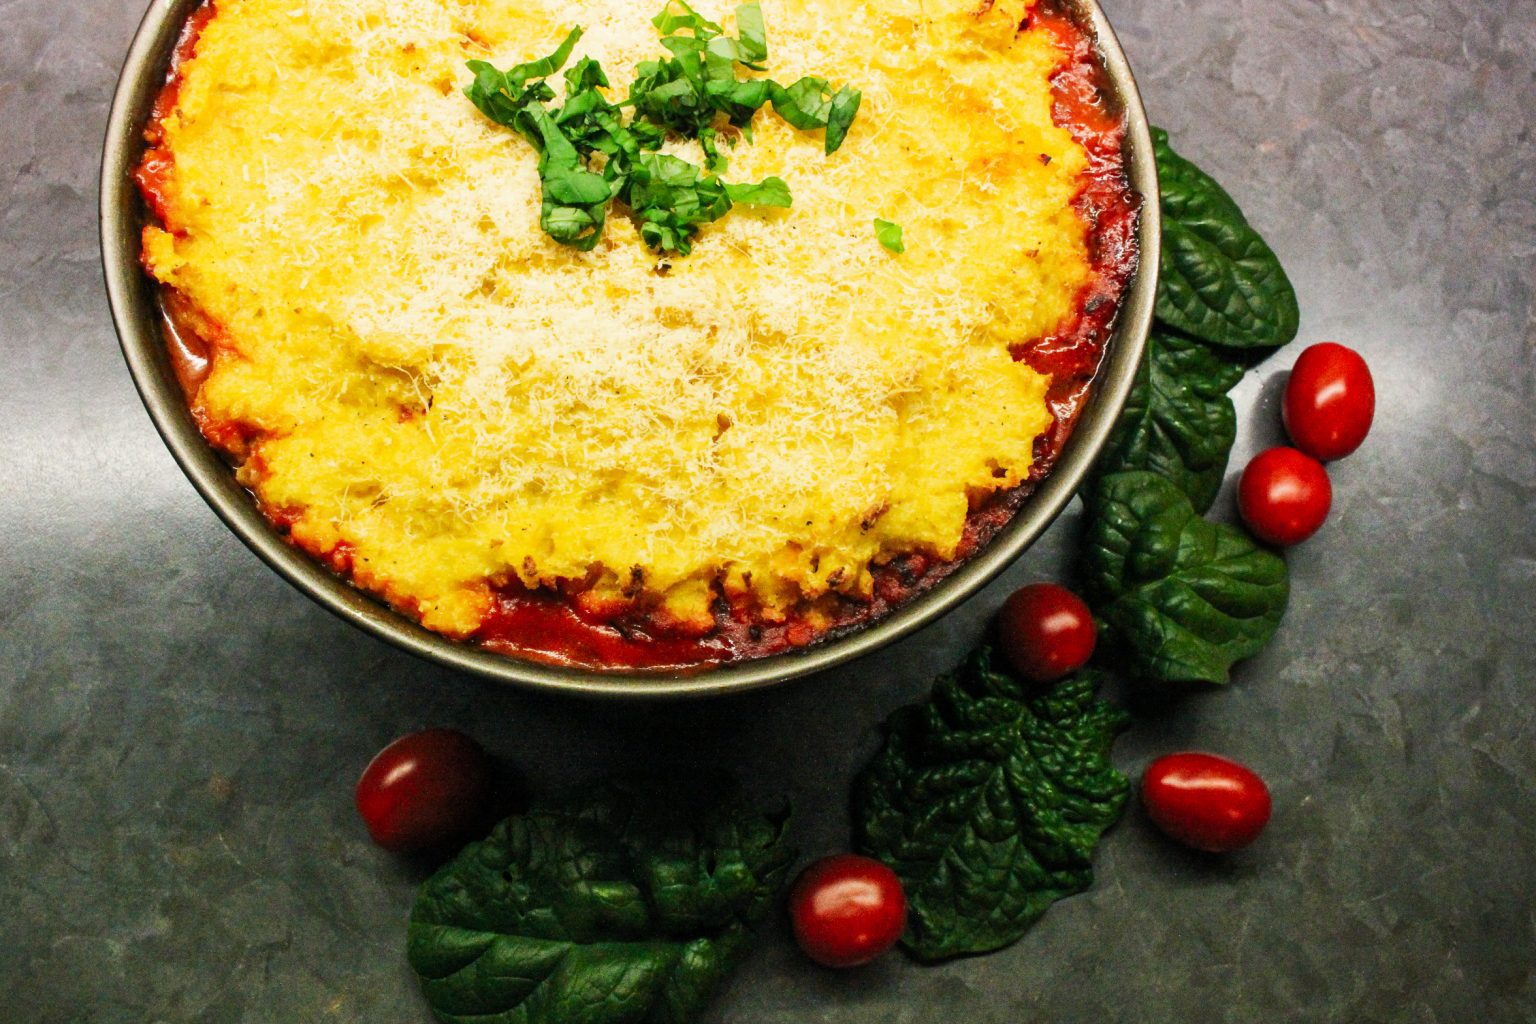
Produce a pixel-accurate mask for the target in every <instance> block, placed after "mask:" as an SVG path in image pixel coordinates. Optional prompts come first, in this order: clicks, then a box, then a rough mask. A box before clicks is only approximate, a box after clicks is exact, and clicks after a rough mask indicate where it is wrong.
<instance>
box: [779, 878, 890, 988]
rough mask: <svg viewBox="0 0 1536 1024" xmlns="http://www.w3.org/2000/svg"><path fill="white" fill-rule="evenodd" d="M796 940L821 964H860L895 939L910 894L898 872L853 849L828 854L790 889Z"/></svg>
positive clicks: (886, 948)
mask: <svg viewBox="0 0 1536 1024" xmlns="http://www.w3.org/2000/svg"><path fill="white" fill-rule="evenodd" d="M789 917H790V923H791V924H792V925H793V926H794V930H795V941H796V942H798V943H800V948H801V949H803V950H804V951H805V955H806V956H808V957H810V958H811V959H812V960H814V961H816V962H817V963H819V964H821V965H822V966H823V967H858V966H859V965H860V964H867V963H869V962H870V961H871V960H873V959H874V958H875V957H877V956H879V955H880V954H881V953H884V952H885V951H886V950H888V949H890V948H891V947H892V946H894V945H896V940H897V939H899V938H901V933H902V932H903V931H904V930H905V929H906V927H907V897H906V894H905V893H904V892H902V888H901V879H899V878H897V877H896V872H894V871H892V870H891V869H890V868H888V867H886V866H885V865H884V864H882V863H880V862H879V861H877V860H871V859H870V858H868V857H860V856H859V855H858V854H855V853H844V854H839V855H837V856H835V857H824V858H822V859H821V860H818V861H817V862H816V863H814V864H812V865H811V866H810V867H808V868H806V869H805V870H804V871H802V872H800V877H799V878H796V879H795V884H794V887H793V888H792V889H790V892H789Z"/></svg>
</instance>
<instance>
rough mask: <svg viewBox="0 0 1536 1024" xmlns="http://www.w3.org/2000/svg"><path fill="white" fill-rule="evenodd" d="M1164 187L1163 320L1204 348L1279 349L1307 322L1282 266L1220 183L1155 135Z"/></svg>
mask: <svg viewBox="0 0 1536 1024" xmlns="http://www.w3.org/2000/svg"><path fill="white" fill-rule="evenodd" d="M1152 138H1153V147H1154V152H1155V155H1156V158H1157V171H1158V176H1159V178H1160V179H1161V192H1162V211H1163V248H1162V258H1161V280H1160V282H1159V284H1158V289H1157V309H1156V312H1157V318H1158V319H1159V320H1162V321H1163V322H1164V323H1166V324H1168V325H1169V326H1171V327H1175V328H1178V329H1179V330H1181V331H1184V332H1185V333H1187V334H1190V335H1193V336H1194V337H1196V338H1199V339H1201V340H1202V341H1208V342H1210V343H1212V344H1215V345H1228V346H1231V347H1233V348H1274V347H1277V346H1280V345H1284V344H1286V343H1287V342H1289V341H1290V340H1291V339H1292V338H1294V337H1296V330H1297V327H1298V325H1299V324H1300V320H1301V314H1300V311H1299V309H1298V307H1297V305H1296V291H1295V289H1294V288H1292V287H1291V282H1290V279H1289V278H1288V277H1286V275H1285V269H1284V268H1283V267H1281V266H1280V260H1279V259H1278V258H1277V257H1276V256H1275V254H1274V251H1273V250H1272V249H1270V247H1269V245H1268V244H1267V243H1266V242H1265V241H1264V239H1262V238H1260V237H1259V234H1258V232H1256V231H1254V230H1253V228H1252V227H1250V226H1249V224H1248V220H1247V218H1245V217H1244V216H1243V211H1242V210H1240V209H1239V208H1238V206H1237V203H1235V202H1233V200H1232V197H1231V196H1229V195H1227V193H1226V191H1225V190H1224V189H1223V188H1222V187H1221V186H1220V185H1219V184H1217V183H1216V180H1215V179H1214V178H1212V177H1211V176H1210V175H1208V174H1206V173H1205V172H1204V171H1202V170H1200V168H1198V167H1196V166H1195V165H1194V164H1192V163H1190V162H1189V161H1188V160H1186V159H1184V158H1183V157H1181V156H1179V155H1178V154H1177V153H1175V152H1174V151H1173V149H1172V147H1170V146H1169V145H1168V133H1167V132H1165V131H1163V130H1162V129H1160V128H1154V129H1153V131H1152Z"/></svg>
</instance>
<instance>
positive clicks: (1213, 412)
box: [1094, 330, 1243, 513]
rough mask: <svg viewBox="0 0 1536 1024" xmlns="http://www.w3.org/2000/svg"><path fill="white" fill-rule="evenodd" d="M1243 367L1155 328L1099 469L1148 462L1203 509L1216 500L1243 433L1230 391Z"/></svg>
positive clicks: (1108, 470) (1106, 471) (1096, 469)
mask: <svg viewBox="0 0 1536 1024" xmlns="http://www.w3.org/2000/svg"><path fill="white" fill-rule="evenodd" d="M1242 376H1243V368H1242V367H1241V366H1238V365H1237V364H1235V363H1232V362H1229V361H1228V360H1226V359H1225V358H1223V357H1222V356H1221V355H1219V354H1218V353H1216V352H1213V351H1212V350H1211V349H1209V348H1207V347H1206V346H1205V345H1202V344H1201V343H1199V342H1197V341H1194V340H1192V339H1190V338H1186V337H1183V336H1181V335H1178V334H1175V333H1173V332H1171V331H1162V330H1153V331H1152V333H1151V334H1150V335H1148V337H1147V347H1146V352H1145V354H1144V355H1143V356H1142V360H1141V365H1140V367H1139V368H1138V369H1137V371H1136V380H1135V384H1134V386H1133V387H1132V388H1131V394H1130V397H1128V398H1127V399H1126V401H1125V409H1124V411H1122V412H1121V414H1120V418H1119V420H1117V421H1116V422H1115V429H1114V431H1113V433H1111V434H1110V435H1109V441H1108V442H1106V444H1105V446H1104V451H1103V452H1102V453H1101V454H1100V456H1099V461H1098V462H1097V463H1096V464H1095V466H1094V473H1095V475H1096V476H1106V475H1108V474H1110V473H1119V472H1123V471H1125V470H1132V469H1145V470H1150V471H1151V472H1153V473H1156V474H1158V475H1159V476H1161V477H1164V478H1166V479H1167V480H1169V481H1171V482H1172V483H1173V484H1174V485H1175V486H1176V487H1178V488H1179V489H1180V490H1181V491H1183V492H1184V494H1185V495H1186V496H1187V497H1188V498H1189V501H1190V504H1192V505H1193V506H1194V507H1195V511H1197V512H1202V513H1203V512H1205V511H1206V510H1208V509H1209V508H1210V507H1211V503H1212V502H1214V501H1215V500H1216V492H1217V491H1219V490H1220V489H1221V481H1222V478H1223V476H1224V475H1225V473H1226V470H1227V457H1228V455H1229V454H1230V453H1231V451H1232V443H1233V441H1234V440H1235V439H1236V437H1237V416H1236V413H1235V412H1234V410H1233V408H1232V400H1231V399H1230V398H1228V397H1227V391H1228V390H1230V389H1231V388H1232V386H1233V385H1235V384H1236V383H1237V382H1238V381H1239V380H1241V379H1242Z"/></svg>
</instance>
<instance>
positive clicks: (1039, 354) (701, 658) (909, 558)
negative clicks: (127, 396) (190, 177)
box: [136, 0, 1140, 671]
mask: <svg viewBox="0 0 1536 1024" xmlns="http://www.w3.org/2000/svg"><path fill="white" fill-rule="evenodd" d="M213 14H214V5H213V3H212V2H209V3H206V4H204V5H203V6H202V7H200V8H199V9H198V10H197V12H196V13H194V14H193V15H192V17H191V18H190V19H189V20H188V22H187V25H186V27H185V28H184V29H183V32H182V36H181V39H180V41H179V43H178V45H177V48H176V53H175V59H174V62H173V64H172V70H171V75H170V77H169V79H168V81H167V83H166V86H165V88H164V90H163V91H162V93H161V95H160V97H159V99H158V100H157V102H156V104H155V108H154V114H153V116H152V118H151V122H150V125H149V126H148V128H147V129H146V131H145V139H146V141H147V142H148V144H149V147H150V148H149V149H148V151H147V152H146V154H145V156H144V159H143V161H142V162H141V164H140V166H139V169H138V171H137V173H136V180H137V183H138V185H139V189H140V192H141V193H142V194H143V196H144V199H145V203H146V205H147V206H148V207H149V211H150V213H151V215H152V216H154V217H155V218H156V219H158V220H159V222H160V223H161V224H162V225H163V226H164V227H165V228H166V230H168V231H172V232H175V231H176V230H177V226H176V225H174V224H172V223H170V222H169V221H168V220H167V218H166V216H165V212H166V206H167V204H166V203H165V199H164V196H165V187H166V184H165V183H166V178H167V175H168V174H169V171H170V169H171V166H172V164H171V157H170V155H169V154H167V153H166V152H165V151H163V150H161V149H159V148H158V146H159V143H160V142H161V137H160V128H159V125H160V121H161V119H162V118H163V116H164V115H165V113H167V112H168V111H170V110H171V109H172V108H173V107H174V105H175V101H176V89H177V87H178V84H179V81H180V79H179V75H178V72H177V69H178V67H179V65H180V64H181V63H182V62H184V61H185V60H187V59H189V58H190V57H191V56H192V54H193V52H194V51H195V48H196V45H197V39H198V35H199V34H200V33H201V31H202V29H203V28H204V26H206V25H207V23H208V21H209V19H211V18H212V17H213ZM1031 27H1035V28H1040V29H1042V30H1044V31H1047V32H1049V33H1050V34H1051V35H1052V36H1053V37H1054V39H1055V42H1056V45H1057V46H1058V48H1059V49H1060V50H1061V52H1062V63H1061V66H1060V67H1059V69H1058V70H1057V72H1056V74H1055V75H1054V77H1053V78H1052V87H1053V91H1054V94H1055V104H1054V108H1053V118H1054V120H1055V122H1056V124H1057V125H1059V126H1061V127H1063V128H1065V129H1067V130H1068V131H1069V132H1070V133H1071V135H1072V137H1073V138H1074V139H1075V140H1076V141H1077V142H1078V144H1079V145H1081V146H1082V147H1083V148H1084V150H1085V151H1086V152H1087V155H1088V162H1089V169H1088V172H1087V174H1086V175H1085V177H1084V181H1083V185H1082V188H1081V189H1080V191H1079V193H1078V195H1077V197H1076V199H1075V201H1074V206H1075V208H1076V209H1077V211H1078V212H1079V214H1080V215H1081V217H1082V218H1083V221H1084V222H1085V223H1086V224H1087V225H1089V231H1088V249H1089V255H1090V260H1091V262H1092V266H1093V274H1092V276H1091V279H1090V281H1089V283H1088V284H1087V285H1086V286H1085V287H1084V289H1083V291H1082V292H1081V294H1080V295H1079V296H1078V298H1077V303H1076V313H1075V315H1074V316H1073V317H1071V318H1070V319H1069V320H1068V321H1067V322H1066V323H1065V324H1064V325H1063V328H1062V330H1060V331H1058V332H1057V333H1055V334H1052V335H1049V336H1047V337H1044V338H1040V339H1038V340H1036V341H1033V342H1030V343H1028V344H1026V345H1022V346H1019V347H1018V348H1017V349H1015V350H1014V352H1013V356H1014V358H1015V359H1021V360H1024V361H1025V362H1027V363H1028V364H1029V365H1030V366H1031V367H1032V368H1033V369H1035V370H1037V371H1039V372H1040V373H1044V374H1050V375H1051V378H1052V381H1051V387H1050V389H1049V391H1048V392H1047V395H1046V400H1047V403H1048V404H1049V406H1050V410H1051V413H1052V416H1053V421H1052V424H1051V427H1050V428H1049V429H1048V430H1047V431H1046V432H1045V433H1044V434H1042V435H1041V436H1040V437H1039V438H1037V439H1036V441H1035V452H1034V456H1035V457H1034V463H1033V465H1032V466H1031V468H1030V473H1029V477H1028V479H1027V480H1026V481H1025V483H1023V484H1021V485H1020V486H1018V487H1015V488H1013V489H1012V490H1008V491H1002V492H998V493H995V494H993V495H991V496H989V497H988V498H986V499H985V500H983V501H982V502H981V503H980V504H979V505H978V506H977V507H975V508H973V509H972V510H971V512H970V515H969V516H968V518H967V520H966V524H965V530H964V533H963V534H962V537H961V541H960V544H959V548H958V551H957V554H956V557H955V559H953V560H950V561H945V560H940V559H937V558H931V557H928V556H926V555H923V554H921V553H909V554H905V555H902V556H899V557H897V558H895V559H893V560H892V561H891V562H889V563H887V564H884V565H880V566H876V567H874V568H873V570H872V572H873V575H874V595H873V597H872V599H870V600H867V601H865V600H857V599H854V598H846V597H840V596H834V597H832V598H830V601H831V602H832V603H831V607H830V608H825V607H824V608H822V609H820V611H821V612H822V613H823V615H824V616H826V619H824V622H829V624H824V625H821V626H816V625H813V624H811V623H810V622H809V621H807V620H806V619H805V618H804V617H791V618H790V619H788V620H787V621H784V622H768V621H765V620H764V619H763V617H762V615H761V614H760V610H759V609H758V608H756V607H755V606H754V605H752V604H751V603H750V602H748V601H747V600H745V599H738V600H730V599H727V598H724V597H722V598H720V599H719V600H718V601H717V602H716V609H715V628H714V629H712V630H710V631H709V632H707V633H705V634H703V635H702V636H701V635H697V634H696V633H693V632H689V631H683V630H679V629H676V628H675V627H672V626H670V625H669V624H668V623H667V622H666V620H665V619H664V618H663V617H661V616H658V615H657V614H655V613H654V612H648V611H634V610H630V609H625V610H623V611H619V612H590V611H586V610H584V609H583V607H582V604H581V602H579V601H577V600H576V599H575V597H576V589H577V588H579V586H580V585H581V584H580V582H579V581H578V582H574V583H572V585H571V589H570V590H569V591H567V590H544V589H540V590H528V589H526V588H524V587H523V586H522V585H521V584H518V583H513V584H511V585H508V586H504V587H500V588H498V589H497V590H496V591H495V594H494V601H493V607H492V610H491V612H490V613H489V614H488V615H487V616H486V618H485V620H484V621H483V623H482V624H481V626H480V628H479V630H478V631H476V633H475V634H474V635H473V637H471V640H472V641H473V642H475V643H477V644H479V645H481V646H483V647H485V648H486V649H488V650H492V651H496V652H498V653H501V654H506V655H511V656H514V657H518V658H523V659H528V660H534V661H540V662H544V663H547V664H554V665H566V666H576V667H584V668H608V669H634V670H644V671H664V670H665V671H689V670H702V669H705V668H708V667H710V666H713V665H719V664H722V663H726V662H733V661H744V660H749V659H753V658H759V657H764V656H767V655H771V654H778V653H782V652H784V651H788V650H793V649H797V648H803V647H807V646H809V645H811V644H813V643H818V642H824V641H827V640H831V639H834V638H836V637H838V636H842V635H845V634H847V633H850V632H853V631H855V630H857V629H859V628H860V627H862V626H865V625H867V624H869V623H872V622H874V621H877V620H879V619H881V618H883V617H885V616H886V615H888V614H889V613H890V612H892V611H894V610H895V609H896V608H898V607H900V606H901V605H903V604H905V603H907V602H908V601H910V600H912V599H913V598H914V597H916V596H917V595H919V594H921V593H923V592H924V591H926V590H929V589H931V588H932V587H934V586H935V585H936V584H938V583H939V582H941V581H942V580H943V579H945V578H946V577H948V576H949V575H950V574H952V573H953V572H954V571H955V570H956V569H958V568H959V567H960V566H961V565H962V564H964V563H965V561H966V560H968V559H969V558H970V557H971V556H972V555H974V554H975V553H976V552H978V551H980V550H981V549H982V548H984V547H985V546H986V545H987V544H988V543H989V542H990V541H991V540H992V539H993V538H994V537H995V536H996V535H997V534H998V532H999V531H1001V530H1002V529H1003V527H1005V526H1006V525H1007V524H1008V523H1009V521H1010V520H1011V519H1012V518H1013V516H1014V514H1015V513H1016V512H1017V511H1018V509H1019V507H1020V506H1021V505H1023V503H1024V501H1025V499H1027V498H1028V497H1029V495H1030V494H1031V493H1032V492H1033V491H1034V489H1035V487H1036V485H1037V484H1038V483H1039V481H1040V480H1041V479H1042V478H1043V477H1044V476H1045V475H1046V474H1047V473H1048V472H1050V470H1051V468H1052V467H1053V466H1054V465H1055V463H1056V460H1057V458H1058V457H1059V455H1060V453H1061V451H1062V448H1063V446H1064V445H1065V444H1066V442H1067V439H1068V437H1069V436H1070V435H1071V433H1072V428H1073V427H1074V426H1075V425H1076V422H1077V418H1078V416H1079V415H1080V414H1081V412H1082V409H1083V406H1084V404H1085V401H1086V399H1087V397H1088V393H1089V391H1090V389H1091V387H1092V384H1093V379H1094V376H1095V374H1096V373H1097V372H1098V368H1099V364H1100V362H1101V360H1102V358H1103V355H1104V345H1105V343H1106V341H1107V340H1108V338H1109V334H1110V331H1111V329H1112V328H1113V326H1114V320H1115V315H1116V313H1117V311H1118V309H1119V306H1120V300H1121V298H1122V297H1123V295H1124V293H1125V289H1126V285H1127V283H1128V282H1129V280H1130V278H1131V276H1132V275H1133V274H1134V273H1135V271H1136V266H1137V249H1136V231H1137V226H1138V213H1139V210H1140V199H1139V198H1138V197H1137V196H1136V195H1135V194H1134V193H1133V192H1132V191H1131V189H1130V185H1129V183H1128V181H1127V179H1126V176H1125V171H1124V157H1123V146H1124V139H1125V122H1124V118H1123V116H1122V115H1121V114H1120V113H1119V112H1118V111H1114V110H1111V109H1110V108H1109V105H1108V103H1107V102H1106V94H1107V93H1106V89H1105V84H1104V83H1105V75H1104V71H1103V68H1102V67H1101V65H1100V63H1099V60H1098V56H1097V53H1096V51H1095V49H1094V41H1093V37H1092V35H1091V34H1090V33H1089V32H1088V31H1087V30H1086V29H1085V28H1083V27H1082V26H1081V25H1079V24H1078V23H1077V21H1076V20H1074V17H1073V15H1072V14H1071V13H1069V12H1067V11H1065V10H1064V9H1061V8H1059V7H1057V6H1056V5H1055V4H1054V3H1052V2H1051V0H1047V2H1046V3H1044V4H1042V5H1041V6H1040V7H1037V8H1036V9H1035V10H1034V11H1033V12H1032V13H1031V14H1030V16H1029V19H1028V21H1027V22H1026V23H1025V24H1024V25H1022V26H1020V28H1021V30H1023V29H1025V28H1031ZM190 306H191V303H189V302H187V301H186V300H185V299H183V298H182V297H181V296H180V295H178V294H177V293H176V292H174V291H173V290H170V289H163V290H162V308H163V311H164V313H165V318H166V332H165V333H166V343H167V350H168V353H169V356H170V361H171V365H172V367H173V369H174V370H175V373H176V377H177V380H178V382H180V384H181V386H182V388H183V390H184V391H185V392H186V394H187V397H188V401H189V403H190V404H191V405H192V407H193V409H194V413H195V412H196V404H197V403H196V395H197V392H198V389H199V388H200V387H201V386H202V383H203V381H204V380H205V379H206V378H207V375H208V372H209V369H210V367H211V365H212V362H213V361H214V360H215V359H216V358H217V357H218V354H219V346H220V343H221V341H222V337H221V335H222V330H221V328H220V327H219V325H218V324H216V323H212V322H211V321H210V320H209V319H208V318H207V317H206V316H205V315H203V314H202V313H201V312H200V311H198V310H196V309H193V308H189V307H190ZM198 419H199V425H200V426H201V427H202V429H203V433H204V435H205V436H206V437H207V438H208V440H209V441H210V442H211V443H213V444H214V445H216V446H217V447H219V448H221V449H223V450H224V451H227V452H230V453H232V454H236V455H243V454H244V450H245V448H246V446H247V443H248V442H249V441H250V440H252V438H251V437H250V436H249V433H248V432H247V431H245V430H243V428H242V427H241V426H240V425H239V424H217V425H215V424H209V423H205V422H203V421H202V418H201V417H198ZM264 514H265V515H266V516H267V518H268V519H269V520H270V521H271V522H272V524H273V526H274V527H276V528H277V529H278V530H279V531H280V532H283V533H285V534H286V533H288V532H289V530H290V529H291V527H292V525H293V512H292V510H284V509H264ZM343 547H344V546H343ZM312 554H314V555H315V556H316V557H317V558H319V559H320V560H321V561H322V562H323V563H324V564H326V565H328V566H329V567H330V568H331V569H332V570H333V571H336V572H339V573H341V574H343V575H348V574H349V571H350V568H351V557H350V555H351V552H350V549H337V550H333V551H325V552H312ZM400 610H401V611H402V612H405V613H410V612H411V611H413V609H411V608H409V607H405V608H401V609H400Z"/></svg>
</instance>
